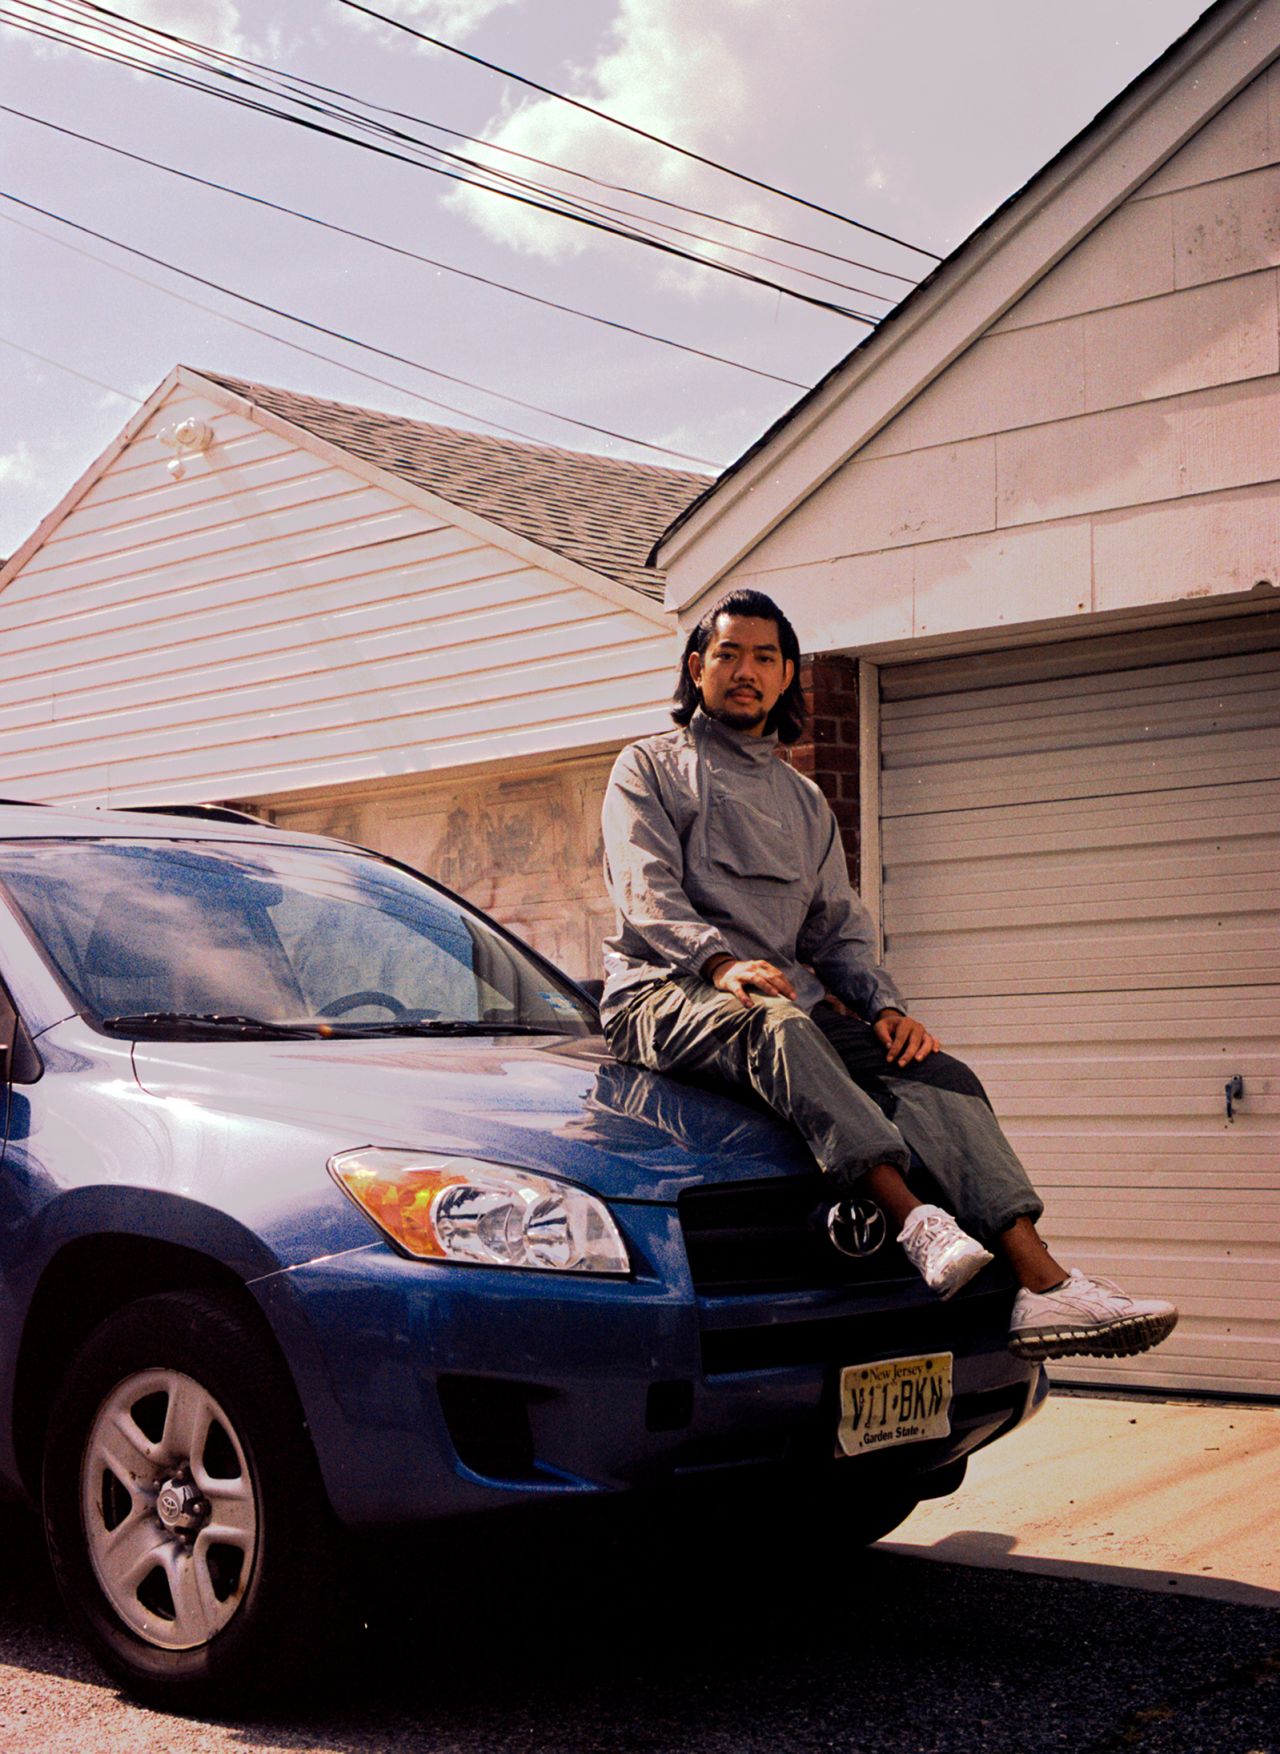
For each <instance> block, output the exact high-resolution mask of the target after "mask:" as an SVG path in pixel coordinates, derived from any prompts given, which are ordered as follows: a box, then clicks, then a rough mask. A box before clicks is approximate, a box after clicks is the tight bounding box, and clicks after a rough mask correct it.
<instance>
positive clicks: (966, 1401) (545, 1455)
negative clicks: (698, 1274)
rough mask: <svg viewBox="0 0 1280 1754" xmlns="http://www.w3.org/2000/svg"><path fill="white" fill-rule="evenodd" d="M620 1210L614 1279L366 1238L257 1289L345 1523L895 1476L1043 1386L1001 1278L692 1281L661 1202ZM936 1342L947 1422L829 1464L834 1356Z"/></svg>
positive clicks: (979, 1434) (871, 1356)
mask: <svg viewBox="0 0 1280 1754" xmlns="http://www.w3.org/2000/svg"><path fill="white" fill-rule="evenodd" d="M625 1216H626V1227H627V1231H628V1241H629V1243H630V1244H631V1247H632V1252H633V1258H634V1259H635V1260H636V1261H637V1262H638V1263H639V1266H638V1270H637V1272H636V1274H635V1275H634V1276H633V1277H632V1278H630V1279H627V1280H615V1279H606V1278H603V1277H594V1276H590V1275H582V1276H575V1275H567V1274H556V1273H536V1272H522V1271H512V1270H505V1269H488V1268H479V1267H475V1268H468V1267H461V1266H445V1265H438V1264H434V1263H431V1264H429V1263H423V1262H417V1261H410V1260H406V1259H404V1258H403V1257H401V1256H400V1255H398V1254H396V1253H395V1252H394V1251H393V1250H391V1249H390V1248H389V1247H386V1246H384V1245H382V1244H380V1243H374V1244H371V1245H370V1246H369V1247H368V1248H365V1249H359V1250H355V1251H352V1252H350V1253H346V1254H341V1255H336V1256H331V1257H329V1258H327V1259H324V1260H320V1261H316V1262H312V1263H310V1264H308V1265H305V1266H301V1267H296V1268H292V1269H290V1270H288V1271H285V1272H281V1273H277V1274H273V1275H271V1276H270V1277H269V1278H267V1279H263V1280H260V1281H258V1282H257V1283H256V1284H255V1285H254V1286H253V1290H254V1292H255V1293H256V1294H257V1296H258V1298H259V1301H260V1303H261V1304H262V1307H263V1309H264V1311H265V1313H266V1315H267V1317H268V1319H269V1320H270V1321H271V1323H272V1326H273V1328H274V1329H275V1332H276V1333H277V1335H278V1337H279V1339H280V1341H281V1344H282V1346H283V1347H284V1350H285V1353H286V1355H287V1357H288V1359H289V1362H290V1365H291V1367H292V1370H293V1375H294V1380H295V1382H296V1383H297V1385H298V1389H299V1393H300V1395H301V1398H302V1402H303V1409H304V1412H305V1415H306V1417H307V1421H308V1424H309V1427H310V1430H311V1434H312V1438H313V1441H314V1443H315V1447H316V1452H317V1455H318V1458H319V1461H320V1466H321V1470H322V1473H323V1476H324V1479H325V1483H326V1486H327V1489H328V1492H329V1497H330V1500H331V1502H332V1504H333V1506H334V1509H335V1511H336V1513H337V1514H338V1516H339V1517H340V1518H341V1519H342V1520H343V1521H344V1522H346V1523H348V1524H350V1525H352V1526H363V1527H369V1528H375V1527H380V1526H382V1527H390V1526H393V1525H404V1524H406V1523H410V1524H411V1523H420V1522H421V1523H425V1522H430V1521H433V1520H435V1519H438V1518H442V1517H453V1516H458V1515H465V1514H469V1513H474V1512H481V1511H486V1510H492V1509H497V1508H502V1507H506V1506H512V1505H516V1504H520V1503H533V1502H537V1501H539V1500H546V1499H548V1498H554V1497H569V1496H581V1495H587V1494H601V1493H609V1492H620V1491H626V1490H630V1489H634V1488H641V1487H651V1486H660V1485H663V1484H667V1483H670V1482H673V1481H676V1480H679V1479H682V1478H690V1477H694V1476H702V1477H705V1476H708V1475H712V1474H714V1473H716V1472H717V1471H726V1470H735V1471H736V1470H742V1469H745V1468H752V1467H754V1468H758V1469H768V1468H785V1467H788V1466H797V1465H804V1464H826V1463H828V1462H829V1463H830V1464H831V1465H833V1466H840V1467H842V1468H846V1469H857V1470H859V1471H860V1473H862V1474H863V1475H864V1476H865V1478H866V1480H867V1482H868V1485H869V1486H871V1485H872V1484H873V1483H874V1482H876V1481H887V1480H890V1479H891V1480H892V1481H894V1482H895V1484H903V1483H907V1482H910V1481H911V1480H913V1479H915V1478H916V1477H917V1476H919V1475H921V1474H927V1473H929V1472H931V1471H934V1470H937V1469H940V1468H944V1467H946V1466H947V1465H948V1464H949V1463H951V1462H954V1461H955V1460H957V1459H958V1458H959V1457H961V1456H963V1455H966V1454H967V1453H969V1452H970V1451H971V1450H973V1449H976V1448H977V1447H979V1446H980V1445H981V1444H983V1443H986V1442H989V1441H990V1440H991V1439H992V1438H993V1437H996V1436H998V1435H1000V1434H1001V1433H1002V1432H1003V1431H1005V1430H1009V1429H1012V1427H1013V1426H1015V1425H1017V1424H1018V1423H1020V1422H1021V1421H1022V1420H1023V1419H1024V1418H1026V1417H1027V1416H1028V1415H1029V1414H1030V1413H1031V1412H1032V1411H1034V1409H1035V1407H1036V1406H1038V1405H1039V1402H1040V1400H1041V1399H1043V1395H1044V1392H1045V1391H1044V1376H1043V1372H1042V1371H1040V1370H1039V1369H1038V1368H1037V1367H1036V1366H1035V1365H1032V1364H1027V1363H1025V1362H1023V1361H1021V1360H1018V1359H1015V1358H1014V1357H1013V1356H1012V1355H1011V1354H1010V1353H1009V1352H1008V1351H1007V1350H1006V1349H1005V1345H1004V1336H1005V1332H1006V1330H1007V1324H1008V1313H1009V1305H1010V1302H1011V1300H1012V1288H1011V1287H1009V1286H1007V1285H1003V1284H1001V1283H1000V1282H998V1281H997V1282H995V1283H993V1284H992V1285H991V1286H990V1287H988V1288H985V1289H982V1290H978V1289H976V1288H975V1287H970V1288H969V1289H968V1290H967V1291H966V1292H965V1293H962V1294H961V1296H960V1297H958V1298H957V1299H955V1300H954V1301H953V1302H951V1303H949V1304H942V1303H939V1301H938V1300H937V1299H936V1298H935V1297H934V1296H933V1295H932V1293H930V1292H928V1291H927V1290H926V1289H925V1288H924V1286H923V1285H922V1284H921V1283H920V1282H919V1281H918V1280H915V1279H914V1276H913V1277H912V1279H911V1280H909V1281H906V1280H898V1279H893V1280H886V1281H882V1282H881V1283H879V1284H877V1285H875V1286H864V1287H859V1288H856V1289H850V1288H830V1287H828V1288H825V1289H822V1290H814V1291H804V1290H800V1291H790V1292H787V1293H785V1294H773V1295H768V1296H731V1297H721V1296H716V1297H698V1296H697V1295H696V1294H695V1292H694V1289H693V1286H692V1283H691V1281H690V1279H689V1276H688V1268H687V1264H686V1261H685V1251H684V1244H683V1238H682V1236H681V1231H680V1225H679V1220H678V1218H677V1215H676V1212H675V1210H674V1209H673V1208H671V1207H665V1206H643V1207H642V1206H630V1207H628V1208H627V1209H626V1214H625ZM988 1276H989V1275H983V1278H984V1279H986V1278H988ZM981 1283H982V1281H978V1282H977V1284H979V1285H980V1284H981ZM939 1351H950V1352H952V1353H953V1355H954V1358H955V1365H954V1373H953V1386H954V1398H953V1404H952V1431H951V1435H950V1436H949V1437H947V1438H943V1439H935V1440H931V1441H927V1442H921V1443H914V1444H904V1445H895V1446H892V1447H890V1448H887V1449H882V1450H880V1451H878V1452H876V1453H874V1454H871V1455H868V1456H866V1457H865V1458H861V1457H860V1458H857V1459H854V1460H849V1459H841V1460H840V1461H839V1462H836V1460H835V1448H836V1446H835V1432H836V1424H837V1418H838V1413H837V1402H838V1379H839V1371H840V1367H841V1366H843V1365H847V1364H855V1363H858V1364H860V1363H869V1362H872V1361H874V1360H877V1359H882V1358H893V1357H905V1356H911V1355H915V1354H918V1353H923V1352H939ZM925 1484H926V1492H925V1495H927V1483H925Z"/></svg>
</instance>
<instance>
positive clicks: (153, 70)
mask: <svg viewBox="0 0 1280 1754" xmlns="http://www.w3.org/2000/svg"><path fill="white" fill-rule="evenodd" d="M20 3H21V4H23V5H25V6H26V7H27V8H28V10H29V11H32V12H35V13H37V14H41V15H43V16H44V17H47V18H49V19H51V20H53V21H54V23H56V24H57V25H59V26H63V27H66V26H68V25H70V24H76V25H80V26H82V27H84V26H86V25H88V27H89V28H92V29H93V30H95V31H101V32H103V33H104V34H107V35H110V36H112V37H114V38H116V39H117V40H118V41H120V42H124V43H127V44H129V45H130V46H131V47H134V48H138V49H141V50H144V51H146V52H147V53H155V52H157V51H156V50H155V49H154V46H153V44H152V43H151V41H150V40H149V39H150V38H151V37H152V36H159V37H162V38H164V39H165V40H166V41H168V42H174V43H178V44H180V45H184V47H183V49H182V50H181V51H174V50H170V49H167V48H166V49H163V50H162V51H159V52H162V53H163V54H165V55H167V56H168V58H169V59H170V60H173V61H176V62H178V63H179V65H183V66H187V67H193V68H195V69H197V70H198V71H199V72H202V73H207V74H213V75H216V76H217V77H218V78H221V79H225V80H228V81H231V82H233V83H234V84H236V85H241V86H245V87H246V88H248V89H249V90H253V91H259V92H266V93H267V95H269V96H271V97H276V98H283V99H285V101H287V102H289V103H293V104H296V105H297V106H298V107H299V108H301V109H305V110H310V111H312V112H314V113H317V114H320V115H324V116H327V117H328V118H329V119H330V120H338V121H345V122H348V123H351V124H353V125H354V126H356V127H357V128H361V129H364V130H366V131H372V132H375V133H377V134H379V135H381V136H383V137H386V138H389V139H393V140H396V141H399V142H401V143H404V144H406V145H410V146H412V147H414V148H416V149H417V150H418V151H421V152H427V153H431V154H434V155H435V157H436V158H441V159H445V160H448V161H449V162H450V163H452V164H454V165H457V166H459V167H461V168H462V169H463V170H464V171H466V172H470V173H476V172H478V173H480V177H483V178H485V179H491V180H486V181H481V180H480V177H477V176H476V175H475V174H472V175H470V176H466V177H464V178H462V180H464V181H467V182H469V183H471V184H472V185H473V186H474V187H476V188H478V189H481V190H483V191H485V192H486V193H489V194H494V195H499V196H508V197H509V198H513V199H515V198H518V197H511V196H510V191H509V189H506V188H502V187H495V186H494V182H495V181H497V182H500V183H505V184H508V185H510V186H511V187H512V188H517V189H524V190H531V191H534V192H536V193H538V194H542V195H550V196H551V197H553V199H554V200H555V201H557V202H558V203H559V204H560V205H559V206H557V207H555V208H554V209H552V211H555V212H557V213H558V214H559V215H560V217H562V218H574V217H582V216H584V215H586V216H589V217H597V216H598V215H599V214H600V213H606V214H612V215H614V216H615V217H617V218H621V219H623V220H624V221H626V222H628V224H627V231H628V235H629V236H631V235H635V234H634V233H633V231H632V228H633V227H635V226H643V225H652V226H657V227H658V228H659V229H660V230H662V231H666V232H670V233H672V234H673V235H675V236H678V237H685V238H690V239H692V240H693V241H694V242H696V243H701V244H705V245H707V246H708V248H710V249H715V250H728V251H730V252H732V253H733V254H735V255H741V256H746V257H748V258H750V259H751V260H752V261H756V262H764V263H766V264H767V265H768V266H769V267H772V268H779V269H781V270H782V271H783V272H784V273H788V274H798V275H800V276H801V277H802V278H804V279H810V280H817V281H820V282H822V283H823V284H824V285H827V286H834V287H836V288H838V289H839V290H840V291H841V292H851V293H856V294H857V295H858V296H860V297H864V298H874V299H880V300H882V301H883V302H884V303H886V304H891V303H892V302H893V299H892V297H891V296H890V295H889V294H888V293H884V292H880V291H878V290H876V289H873V288H869V287H863V286H854V285H851V284H850V283H849V282H848V281H845V280H837V279H835V278H834V277H833V276H831V275H829V274H819V273H818V272H817V271H816V270H815V269H812V268H804V267H801V266H799V265H798V264H796V263H793V262H786V261H782V260H780V259H779V258H778V257H776V256H770V255H766V254H763V253H762V252H761V251H758V250H752V249H749V248H748V247H747V246H746V245H744V244H735V243H732V242H731V241H729V240H728V239H724V238H711V237H708V236H707V235H706V234H705V233H702V232H697V231H692V230H690V229H689V228H688V227H685V226H678V225H674V224H672V223H671V222H670V221H669V220H662V219H656V218H653V217H651V216H648V215H642V214H636V213H634V212H633V211H632V210H631V209H629V208H625V207H618V206H616V205H614V204H612V203H610V202H605V201H601V200H599V199H598V198H597V197H590V196H581V197H579V196H574V195H573V194H571V193H570V192H569V191H567V190H564V189H562V188H559V187H557V186H556V185H554V184H548V183H544V182H539V181H538V180H537V179H530V178H528V177H521V176H518V175H515V174H514V173H512V172H510V171H504V170H502V169H501V168H500V167H499V166H495V165H489V164H486V163H484V162H483V161H482V160H479V159H476V158H474V157H472V156H470V155H468V154H465V153H458V152H452V151H450V150H449V149H448V148H446V147H441V146H437V145H435V144H434V143H433V142H431V141H424V140H419V139H418V138H417V137H416V136H415V135H412V134H406V133H405V132H404V130H403V129H399V128H391V127H389V126H388V125H387V124H386V123H383V122H379V121H377V120H376V119H374V118H371V117H369V116H364V115H361V114H360V113H359V111H356V110H350V109H346V108H345V107H343V106H341V105H334V104H328V105H325V104H320V103H316V102H315V101H313V100H311V99H309V98H305V97H300V96H299V95H298V94H297V93H296V92H295V91H293V90H292V89H291V88H290V87H289V86H285V87H284V89H281V87H280V84H279V81H280V80H281V79H288V80H291V81H292V80H293V78H294V76H293V75H291V74H288V73H281V72H279V71H278V70H276V69H274V68H267V67H264V66H263V65H262V64H261V63H259V62H251V61H248V60H246V59H245V58H244V57H241V56H229V55H227V54H226V53H225V52H224V51H222V50H216V49H211V48H209V47H207V46H206V45H204V44H198V43H195V42H193V41H192V40H191V39H188V38H184V37H178V36H175V35H174V33H172V32H170V31H163V30H159V29H158V28H156V27H153V26H150V25H137V26H136V27H132V28H131V29H130V30H122V29H119V28H117V27H116V26H114V25H100V24H98V23H97V22H96V20H94V21H88V20H85V19H83V18H82V16H81V15H80V14H75V15H73V17H72V18H71V19H68V18H67V17H66V16H65V14H64V13H54V12H50V11H49V9H48V6H47V5H41V4H39V3H38V0H20ZM55 3H57V4H62V5H64V6H66V5H75V6H85V5H88V6H90V10H91V11H93V12H94V13H101V14H102V15H103V16H106V17H110V18H117V17H120V16H121V15H120V14H117V13H112V12H110V10H109V9H108V8H106V7H99V6H93V5H91V0H55ZM127 22H130V21H127ZM37 34H48V27H47V26H45V27H42V33H37ZM51 40H55V41H61V42H63V43H64V44H65V45H66V46H68V47H74V48H79V49H82V50H83V51H85V52H86V53H88V54H90V55H93V56H95V57H96V58H98V59H102V60H107V61H115V62H117V63H118V64H120V65H122V66H128V67H131V68H133V69H134V70H135V71H138V72H143V73H148V74H152V75H155V76H157V77H160V78H170V79H173V80H174V81H175V82H176V83H179V84H185V83H189V82H188V81H186V80H184V79H182V78H181V77H180V76H177V75H174V74H172V73H171V72H169V71H167V70H165V69H160V68H157V67H155V66H154V65H152V64H151V63H150V62H139V61H137V60H135V59H133V58H132V57H130V56H128V55H122V54H121V53H120V51H119V49H117V48H114V47H104V46H97V47H94V46H92V45H91V44H89V43H88V42H86V41H85V40H84V39H83V38H80V37H76V36H65V35H64V36H60V37H58V36H55V37H53V38H52V39H51ZM188 49H190V50H192V51H194V53H188V52H186V51H187V50H188ZM201 57H216V59H217V60H230V61H233V62H235V63H237V64H239V65H243V66H248V67H253V68H256V69H259V70H260V71H262V72H264V73H266V74H267V76H268V77H269V78H270V79H271V80H272V81H274V82H275V83H273V84H271V85H269V86H268V85H264V84H263V83H262V81H261V80H254V79H247V78H245V77H244V76H242V75H240V74H236V73H229V72H227V71H226V69H225V68H222V67H219V66H217V65H215V64H213V62H212V61H211V60H209V59H207V58H206V59H202V58H201ZM190 83H192V88H193V89H197V90H201V91H203V92H205V93H206V95H210V96H214V97H221V98H227V97H228V94H227V93H225V92H223V91H221V90H219V89H217V88H215V87H209V86H205V85H202V84H200V83H199V82H190ZM304 83H313V82H304ZM316 89H319V90H325V89H330V88H325V87H316ZM340 95H342V96H349V94H347V93H341V94H340ZM350 101H351V102H353V103H363V102H364V100H363V99H361V98H358V97H356V98H350ZM250 107H252V106H250ZM373 107H377V106H373ZM267 113H270V114H276V115H280V114H282V113H281V112H277V111H268V112H267ZM283 119H285V120H289V121H297V120H298V118H296V117H293V116H289V115H287V113H283ZM410 119H412V120H418V118H410ZM419 125H420V126H425V127H428V128H433V127H435V126H436V124H435V123H432V122H420V123H419ZM344 138H345V136H344ZM464 138H467V139H471V138H472V137H471V136H464ZM353 144H361V143H360V142H353ZM477 144H480V145H484V144H485V142H477ZM518 156H524V155H518ZM536 162H542V161H536ZM421 168H424V169H429V170H434V171H437V172H440V168H441V167H440V166H438V165H435V164H431V163H428V164H426V165H423V166H422V167H421ZM549 168H552V169H559V168H560V167H557V166H551V167H549ZM570 174H577V173H570ZM586 180H588V181H591V182H595V181H596V179H594V178H588V179H586ZM640 198H641V199H648V197H645V196H643V195H641V197H640ZM664 205H666V203H664ZM708 217H709V218H710V219H711V221H712V223H714V224H718V225H730V226H731V225H732V224H733V221H731V220H722V219H719V218H717V217H716V216H715V215H709V216H708ZM639 235H641V236H644V235H648V234H645V233H641V234H639ZM657 241H660V240H657ZM781 241H782V242H784V243H787V242H789V240H787V239H782V240H781ZM820 253H821V254H824V255H827V254H830V252H826V251H823V252H820ZM692 259H693V260H695V261H698V262H701V263H703V265H704V266H706V265H709V266H711V267H715V268H720V269H722V270H724V271H726V272H728V271H731V269H732V265H731V264H728V263H721V262H717V261H715V260H713V259H709V258H707V257H705V256H703V255H701V254H700V253H698V252H696V251H695V252H694V253H693V258H692ZM835 259H836V260H837V261H839V260H843V258H840V257H836V258H835ZM859 265H861V266H869V265H868V264H859ZM871 271H872V272H873V273H878V272H882V271H881V270H878V269H874V268H873V269H872V270H871ZM899 278H903V279H905V278H906V277H905V276H900V277H899ZM769 284H770V285H774V284H776V283H774V282H773V281H770V282H769ZM907 284H908V285H912V284H914V282H912V281H909V280H908V281H907ZM786 290H787V291H788V292H789V293H791V296H796V295H795V293H794V292H793V291H792V289H790V288H787V289H786ZM840 312H841V314H844V315H850V314H853V313H850V312H848V311H847V310H846V309H845V307H843V306H842V307H840ZM859 315H862V314H861V313H859ZM862 320H865V321H878V318H877V317H865V316H864V317H863V319H862Z"/></svg>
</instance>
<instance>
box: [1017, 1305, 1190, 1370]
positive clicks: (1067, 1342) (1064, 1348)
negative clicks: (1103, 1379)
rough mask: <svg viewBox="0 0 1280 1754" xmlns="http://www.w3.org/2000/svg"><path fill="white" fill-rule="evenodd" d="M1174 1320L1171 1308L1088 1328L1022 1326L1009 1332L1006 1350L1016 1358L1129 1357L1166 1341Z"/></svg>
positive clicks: (1100, 1323) (1174, 1323) (1175, 1320)
mask: <svg viewBox="0 0 1280 1754" xmlns="http://www.w3.org/2000/svg"><path fill="white" fill-rule="evenodd" d="M1177 1323H1178V1312H1177V1311H1176V1310H1174V1311H1172V1312H1171V1313H1170V1314H1169V1315H1152V1316H1120V1317H1118V1318H1117V1319H1116V1320H1115V1321H1111V1322H1099V1323H1097V1325H1096V1326H1094V1327H1088V1328H1087V1327H1075V1326H1071V1327H1057V1328H1048V1327H1045V1328H1024V1329H1022V1330H1021V1331H1020V1332H1019V1333H1016V1334H1010V1336H1009V1350H1010V1352H1012V1353H1013V1355H1014V1356H1015V1357H1016V1358H1036V1359H1045V1358H1074V1357H1080V1356H1083V1357H1087V1358H1132V1357H1133V1356H1134V1354H1135V1353H1137V1352H1146V1351H1149V1350H1150V1348H1151V1347H1152V1346H1158V1345H1159V1344H1160V1342H1161V1341H1162V1340H1167V1339H1168V1338H1169V1335H1170V1334H1171V1333H1172V1332H1173V1330H1174V1328H1175V1327H1176V1326H1177Z"/></svg>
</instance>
